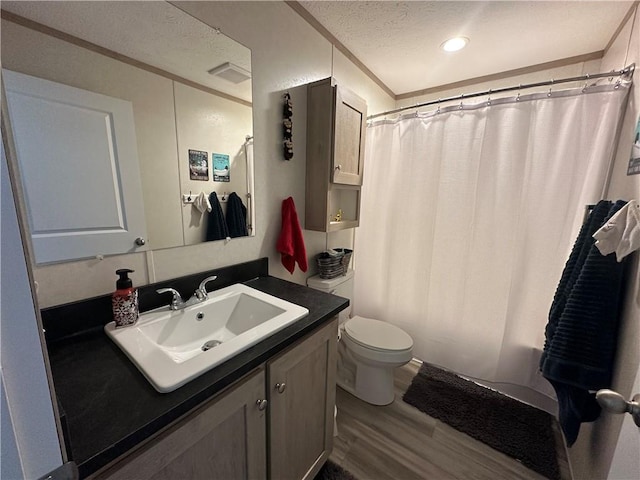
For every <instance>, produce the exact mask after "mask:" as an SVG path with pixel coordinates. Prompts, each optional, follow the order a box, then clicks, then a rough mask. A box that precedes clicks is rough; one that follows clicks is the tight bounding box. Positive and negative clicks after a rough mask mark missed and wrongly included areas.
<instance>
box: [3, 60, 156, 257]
mask: <svg viewBox="0 0 640 480" xmlns="http://www.w3.org/2000/svg"><path fill="white" fill-rule="evenodd" d="M2 73H3V79H4V85H5V90H6V96H7V106H8V110H9V117H10V121H11V126H12V129H13V136H14V141H15V145H16V154H17V157H18V164H19V169H20V176H21V180H22V186H23V191H24V195H25V201H26V207H27V214H28V217H29V228H30V232H31V239H32V242H33V248H34V252H35V257H36V262H37V263H48V262H57V261H63V260H71V259H79V258H88V257H93V256H96V255H108V254H117V253H128V252H134V251H142V250H145V249H146V247H144V246H140V245H138V244H137V243H136V239H138V238H142V239H145V237H146V227H145V220H144V206H143V203H142V191H141V184H140V169H139V166H138V153H137V146H136V134H135V128H134V121H133V108H132V104H131V102H128V101H126V100H121V99H118V98H113V97H108V96H106V95H101V94H97V93H94V92H89V91H87V90H81V89H79V88H74V87H70V86H68V85H62V84H59V83H55V82H51V81H48V80H43V79H40V78H36V77H31V76H29V75H24V74H21V73H16V72H11V71H8V70H3V71H2ZM138 243H141V242H138Z"/></svg>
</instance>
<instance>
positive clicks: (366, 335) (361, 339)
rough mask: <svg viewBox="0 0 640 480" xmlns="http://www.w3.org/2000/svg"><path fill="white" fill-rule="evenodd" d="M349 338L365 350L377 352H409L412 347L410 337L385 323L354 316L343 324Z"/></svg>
mask: <svg viewBox="0 0 640 480" xmlns="http://www.w3.org/2000/svg"><path fill="white" fill-rule="evenodd" d="M344 331H345V333H346V334H347V335H348V336H349V338H350V339H351V340H353V341H355V342H356V343H359V344H360V345H362V346H363V347H366V348H375V349H378V350H409V349H410V348H412V347H413V340H412V339H411V337H410V336H409V335H408V334H407V333H406V332H404V331H403V330H401V329H399V328H398V327H396V326H394V325H391V324H390V323H387V322H381V321H380V320H373V319H371V318H364V317H358V316H355V317H353V318H352V319H351V320H348V321H347V322H346V323H345V324H344Z"/></svg>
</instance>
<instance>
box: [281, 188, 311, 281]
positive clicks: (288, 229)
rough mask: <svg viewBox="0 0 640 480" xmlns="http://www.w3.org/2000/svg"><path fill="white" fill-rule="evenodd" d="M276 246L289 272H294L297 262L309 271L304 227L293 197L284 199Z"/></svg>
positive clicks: (303, 269) (304, 270) (301, 268)
mask: <svg viewBox="0 0 640 480" xmlns="http://www.w3.org/2000/svg"><path fill="white" fill-rule="evenodd" d="M276 248H277V250H278V252H280V253H281V254H282V265H284V268H286V269H287V270H289V273H293V270H294V269H295V268H296V262H298V266H299V267H300V270H302V271H303V272H306V271H307V250H306V249H305V248H304V238H303V237H302V229H301V228H300V223H298V214H297V213H296V206H295V204H294V203H293V198H291V197H289V198H287V199H285V200H283V201H282V230H280V237H279V238H278V243H277V244H276Z"/></svg>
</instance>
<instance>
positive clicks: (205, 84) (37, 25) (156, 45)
mask: <svg viewBox="0 0 640 480" xmlns="http://www.w3.org/2000/svg"><path fill="white" fill-rule="evenodd" d="M1 8H2V31H1V33H2V67H3V69H6V70H9V71H12V72H17V73H18V74H23V75H28V76H30V77H36V78H37V79H44V80H46V81H50V82H55V84H60V85H63V86H68V87H72V88H75V89H80V90H81V91H87V92H93V93H95V94H99V95H105V96H108V97H113V98H115V99H121V100H124V101H126V102H130V103H131V106H132V111H133V123H134V125H135V137H134V138H135V144H136V147H137V157H138V164H139V171H140V181H139V185H140V187H139V190H140V192H139V193H141V198H142V203H143V206H144V219H145V222H146V234H145V238H144V239H145V242H144V243H145V245H144V246H143V247H141V248H137V247H135V248H134V247H132V248H130V249H124V251H122V252H107V253H126V252H133V251H141V250H145V249H153V250H156V249H163V248H171V247H177V246H184V245H191V244H195V243H199V242H203V241H209V240H215V239H219V238H221V237H220V235H218V234H216V232H213V234H212V231H211V228H208V226H209V225H210V220H211V215H212V214H210V213H209V212H208V211H207V210H206V207H207V205H206V202H205V203H204V206H203V204H202V202H200V201H199V200H202V199H203V198H206V199H207V200H209V199H210V197H211V193H212V192H216V194H217V195H216V196H217V199H218V201H219V206H220V208H221V210H222V212H223V215H226V213H227V206H228V205H229V204H230V203H228V200H229V199H230V198H231V199H232V200H233V201H234V205H235V206H237V205H238V204H237V198H239V199H240V201H241V202H242V207H243V214H244V218H245V220H246V226H247V235H249V236H251V235H253V232H254V231H255V216H254V215H255V214H254V211H255V206H254V205H253V200H254V198H253V172H254V169H253V143H252V139H253V120H252V104H251V101H252V93H251V85H252V80H251V52H250V50H249V49H248V48H246V47H244V46H243V45H241V44H239V43H238V42H236V41H234V40H233V39H231V38H229V37H227V36H226V35H224V34H223V33H222V32H221V29H220V28H213V27H211V26H209V25H206V24H204V23H202V22H200V21H199V20H197V19H195V18H193V17H191V16H190V15H188V14H186V13H184V12H183V11H181V10H180V9H179V8H177V7H175V6H173V5H171V4H169V3H167V2H71V1H70V2H23V1H19V2H11V1H3V2H2V6H1ZM3 78H4V77H3ZM18 83H21V82H18ZM7 84H8V82H6V81H5V90H8V89H7ZM8 96H9V97H11V95H10V94H8ZM9 103H10V101H9ZM10 106H11V105H10ZM9 111H11V110H10V109H9ZM36 111H37V109H36ZM12 116H13V114H10V115H9V117H10V121H11V124H12V125H13V123H14V119H13V118H11V117H12ZM54 117H55V115H54ZM16 123H17V121H16ZM15 136H17V134H16V133H15V132H14V137H15ZM61 136H63V135H61ZM17 143H18V142H16V144H17ZM18 147H19V146H17V147H16V151H17V156H18V157H19V156H20V148H18ZM79 161H86V162H91V161H92V160H91V155H87V156H86V160H82V159H81V160H79ZM18 164H19V165H20V162H18ZM36 170H37V169H36ZM65 175H66V174H63V176H65ZM47 178H50V177H47ZM40 181H42V180H40ZM76 185H77V181H76ZM23 190H24V189H23ZM67 190H69V189H67ZM78 192H81V193H78V194H76V195H72V196H70V200H69V199H68V201H67V202H66V203H64V205H65V208H76V207H77V208H78V211H84V212H86V211H87V210H91V209H92V208H94V207H91V206H90V203H89V202H88V201H87V199H88V198H89V199H90V198H91V197H92V195H91V187H87V188H85V189H84V190H78ZM232 193H235V194H236V195H237V197H235V196H233V195H231V194H232ZM53 196H55V195H53ZM59 201H60V205H56V198H51V202H50V204H49V207H50V208H51V210H50V211H48V210H47V211H44V212H39V215H40V216H41V217H42V218H49V217H50V216H51V215H53V214H54V213H52V212H55V211H56V208H57V207H59V206H62V205H63V203H62V199H59ZM26 203H28V202H26ZM45 203H47V202H45ZM198 207H199V208H198ZM214 207H215V205H214ZM203 208H205V211H204V212H202V211H201V210H202V209H203ZM244 209H246V211H245V210H244ZM214 211H215V210H214ZM234 211H235V210H234ZM211 224H212V223H211ZM231 236H232V237H234V236H236V235H231ZM231 241H235V240H234V239H233V238H232V239H231ZM95 253H96V254H100V253H101V252H99V251H97V252H95ZM84 257H85V258H87V256H86V255H85V256H84ZM80 258H82V256H80ZM65 260H73V258H67V259H65ZM38 263H47V262H46V261H44V262H41V261H38Z"/></svg>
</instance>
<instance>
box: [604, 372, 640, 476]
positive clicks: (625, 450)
mask: <svg viewBox="0 0 640 480" xmlns="http://www.w3.org/2000/svg"><path fill="white" fill-rule="evenodd" d="M631 392H632V393H631V396H632V397H633V396H635V395H636V394H638V393H640V365H638V373H637V374H636V381H635V384H634V385H633V389H632V390H631ZM627 400H631V399H630V398H628V399H627ZM635 478H640V427H638V426H637V425H636V424H635V423H634V421H633V418H632V417H631V415H628V414H625V415H624V421H623V423H622V430H621V431H620V437H618V445H617V446H616V450H615V453H614V455H613V461H612V463H611V469H610V470H609V476H608V480H628V479H635Z"/></svg>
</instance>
